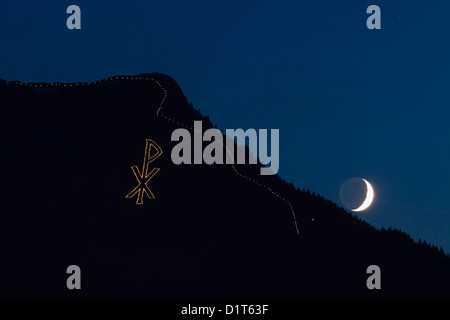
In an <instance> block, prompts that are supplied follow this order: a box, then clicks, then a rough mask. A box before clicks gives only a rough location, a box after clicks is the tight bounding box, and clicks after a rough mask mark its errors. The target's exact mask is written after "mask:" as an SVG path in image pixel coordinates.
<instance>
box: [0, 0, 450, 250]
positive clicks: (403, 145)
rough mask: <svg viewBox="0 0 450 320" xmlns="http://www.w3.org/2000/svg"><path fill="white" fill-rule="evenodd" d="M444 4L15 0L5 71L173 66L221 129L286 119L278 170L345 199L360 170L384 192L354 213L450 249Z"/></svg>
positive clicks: (8, 11) (104, 72) (4, 27)
mask: <svg viewBox="0 0 450 320" xmlns="http://www.w3.org/2000/svg"><path fill="white" fill-rule="evenodd" d="M72 4H76V5H78V6H80V8H81V26H82V29H81V30H68V29H67V28H66V19H67V18H68V16H69V15H68V14H66V9H67V7H68V6H69V5H72ZM371 4H376V5H378V6H379V7H380V8H381V30H368V29H367V27H366V19H367V17H368V16H369V15H368V14H366V8H367V7H368V6H369V5H371ZM449 14H450V2H449V1H446V0H442V1H439V0H433V1H431V0H428V1H425V0H423V1H392V0H390V1H380V0H376V1H375V0H374V1H372V0H371V1H331V0H328V1H321V0H316V1H245V0H239V1H235V0H228V1H222V2H221V3H218V2H217V1H166V0H165V1H147V0H142V1H137V0H127V1H115V0H108V1H103V0H101V1H100V0H96V1H81V0H74V1H61V0H58V1H20V0H17V1H8V2H5V3H2V4H1V6H0V30H1V31H0V34H1V38H0V39H1V42H0V43H1V49H2V50H1V51H0V77H1V78H3V79H5V80H9V81H13V80H19V81H23V82H56V81H58V82H78V81H94V80H99V79H102V78H106V77H109V76H113V75H123V74H126V75H134V74H140V73H150V72H161V73H164V74H167V75H169V76H171V77H173V78H174V79H175V80H176V81H177V82H178V83H179V85H180V86H181V88H182V89H183V91H184V94H185V95H186V97H187V98H188V100H189V101H191V102H192V103H193V104H194V106H195V107H196V108H197V109H198V108H199V109H200V110H201V112H202V113H203V114H206V115H208V116H210V118H211V120H212V122H213V123H216V124H217V125H218V127H219V128H220V129H226V128H243V129H247V128H255V129H258V128H266V129H271V128H273V129H280V171H279V174H280V176H281V177H282V178H284V179H286V180H287V181H289V182H293V183H294V184H295V185H296V186H298V187H300V188H309V189H311V190H312V191H315V192H318V193H320V194H322V195H324V196H325V197H326V198H328V199H331V200H333V201H335V202H336V203H338V204H340V201H339V196H338V195H339V187H340V186H341V184H342V183H343V182H344V181H345V180H347V179H348V178H351V177H362V178H365V179H366V180H368V181H370V182H371V183H372V185H373V187H374V189H375V201H374V203H373V205H372V207H371V208H370V209H369V210H367V211H365V212H362V213H359V214H358V216H360V217H362V218H363V219H365V220H366V221H368V222H370V223H371V224H373V225H374V226H376V227H381V226H384V227H395V228H398V229H400V230H402V231H405V232H407V233H409V234H410V235H411V236H413V237H414V238H415V239H416V240H417V239H418V238H422V239H424V240H427V242H431V243H433V244H436V245H438V246H443V247H444V249H445V250H446V251H447V252H450V200H449V198H450V197H449V195H450V169H449V164H450V129H449V121H450V72H449V71H450V60H449V57H450V19H449V18H448V17H449ZM61 108H64V106H63V105H62V106H61ZM6 156H7V155H6ZM355 241H358V239H355Z"/></svg>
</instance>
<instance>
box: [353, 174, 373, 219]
mask: <svg viewBox="0 0 450 320" xmlns="http://www.w3.org/2000/svg"><path fill="white" fill-rule="evenodd" d="M363 180H364V182H365V183H366V186H367V193H366V199H365V200H364V202H363V203H362V205H361V206H360V207H359V208H357V209H354V210H352V211H355V212H359V211H363V210H366V209H367V208H368V207H369V206H370V205H371V204H372V201H373V196H374V192H373V188H372V186H371V185H370V183H369V182H367V180H365V179H363Z"/></svg>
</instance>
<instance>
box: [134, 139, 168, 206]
mask: <svg viewBox="0 0 450 320" xmlns="http://www.w3.org/2000/svg"><path fill="white" fill-rule="evenodd" d="M161 154H162V150H161V148H160V146H158V144H157V143H156V142H155V141H153V140H151V139H146V140H145V156H144V163H143V165H142V171H139V168H138V167H137V166H132V167H131V170H133V173H134V176H135V177H136V180H137V181H138V182H139V184H138V185H137V186H136V188H134V189H133V190H131V192H130V193H129V194H127V195H126V196H125V198H128V199H129V198H133V197H134V196H135V195H137V199H136V204H143V203H144V194H145V195H147V197H148V198H149V199H155V196H154V195H153V192H152V191H151V190H150V188H149V187H148V185H147V183H148V182H149V181H150V180H151V179H152V178H153V177H154V176H155V175H156V174H157V173H158V171H159V168H153V169H152V170H151V171H150V172H149V164H150V163H151V162H153V161H155V160H156V158H158V157H159V156H160V155H161Z"/></svg>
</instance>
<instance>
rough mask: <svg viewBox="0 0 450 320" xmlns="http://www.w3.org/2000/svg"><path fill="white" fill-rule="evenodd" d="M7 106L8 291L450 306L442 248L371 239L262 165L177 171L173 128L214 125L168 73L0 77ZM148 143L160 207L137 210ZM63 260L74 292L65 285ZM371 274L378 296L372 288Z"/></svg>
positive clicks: (1, 268) (1, 287)
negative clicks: (83, 78)
mask: <svg viewBox="0 0 450 320" xmlns="http://www.w3.org/2000/svg"><path fill="white" fill-rule="evenodd" d="M0 101H1V104H2V112H3V114H2V117H1V118H0V119H1V120H0V121H1V130H2V134H1V145H2V150H3V156H2V157H1V158H0V159H1V160H0V161H1V166H0V170H1V172H0V173H1V179H0V183H1V195H2V196H1V200H2V201H1V202H0V203H1V204H0V206H1V210H0V212H1V214H0V218H1V223H0V240H1V253H2V260H1V263H0V298H3V299H53V298H57V299H109V298H112V299H411V298H412V299H419V298H440V299H441V298H447V299H448V298H450V290H449V288H450V258H449V256H448V255H446V254H445V253H444V252H443V250H442V248H441V249H438V248H437V247H435V246H430V245H429V244H427V243H426V242H419V243H416V242H415V241H414V240H413V239H412V238H411V237H410V236H408V235H407V234H405V233H403V232H400V231H398V230H393V229H388V230H385V229H381V230H377V229H375V228H374V227H372V226H370V225H369V224H367V223H365V222H363V221H361V220H360V219H358V218H357V217H355V216H353V215H352V214H350V213H348V212H347V211H346V210H344V209H343V208H341V207H339V206H338V205H336V204H334V203H333V202H331V201H329V200H326V199H324V198H323V197H322V196H320V195H316V194H314V193H311V192H310V191H309V190H299V189H298V188H296V187H294V186H293V185H292V184H290V183H286V182H285V181H284V180H282V179H281V178H280V177H278V176H276V175H273V176H262V175H260V174H259V171H260V168H261V167H262V164H257V165H244V164H242V165H241V164H236V165H233V166H232V165H225V164H224V165H217V164H214V165H206V164H201V165H200V164H192V165H183V164H182V165H175V164H173V162H172V161H171V157H170V154H171V150H172V148H173V146H174V145H175V144H176V143H177V142H173V141H171V134H172V132H173V131H174V130H175V129H177V128H181V127H184V128H188V129H189V128H191V127H192V126H193V123H194V121H195V120H201V121H202V122H203V130H206V129H207V128H212V127H214V125H213V124H212V123H211V121H210V120H209V118H208V117H206V116H203V115H202V114H201V113H200V112H199V111H198V110H195V108H194V107H193V105H192V104H191V103H189V102H188V101H187V99H186V97H185V96H184V95H183V93H182V90H181V89H180V87H179V86H178V84H177V83H176V82H175V81H174V80H173V79H172V78H170V77H168V76H166V75H163V74H159V73H151V74H142V75H138V76H116V77H111V78H108V79H104V80H101V81H97V82H93V83H72V84H63V83H54V84H48V83H32V84H25V83H21V82H18V81H12V82H7V81H4V80H1V81H0ZM190 131H191V132H192V130H191V129H190ZM147 139H151V140H152V141H154V142H155V143H157V145H158V146H159V147H160V148H161V150H162V154H161V155H160V156H159V157H158V158H157V159H155V160H154V161H153V162H151V163H150V164H149V170H151V169H152V168H159V171H158V172H157V173H156V174H155V175H154V176H153V177H152V178H151V179H150V180H149V181H148V184H147V186H148V188H149V189H150V190H151V192H152V193H153V195H154V197H155V198H154V199H150V198H149V197H148V196H146V195H145V196H144V197H143V199H142V202H143V203H142V204H136V201H137V195H135V196H133V197H128V198H127V197H126V196H127V195H129V194H130V192H131V191H132V190H134V188H136V187H137V186H138V183H139V182H138V179H137V176H135V174H134V173H133V172H134V171H133V169H132V167H133V166H136V167H137V168H138V169H136V170H137V171H136V172H138V175H139V174H142V173H143V170H144V169H143V167H142V166H143V160H144V152H145V148H146V140H147ZM150 149H151V150H150V151H151V152H156V151H155V149H154V148H153V149H152V148H150ZM247 153H249V152H248V150H247ZM153 154H154V153H153ZM299 167H300V169H299V170H308V168H302V166H301V164H300V165H299ZM144 171H145V170H144ZM296 224H297V227H298V233H297V229H296ZM70 265H77V266H79V267H80V268H81V290H68V289H67V287H66V280H67V278H68V276H69V274H67V273H66V269H67V267H68V266H70ZM370 265H378V266H379V267H380V269H381V289H380V290H376V289H374V290H369V289H368V288H367V286H366V281H367V278H368V277H369V274H367V273H366V270H367V267H368V266H370Z"/></svg>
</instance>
